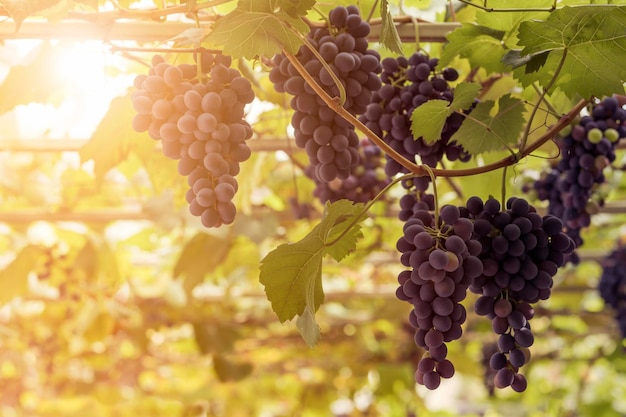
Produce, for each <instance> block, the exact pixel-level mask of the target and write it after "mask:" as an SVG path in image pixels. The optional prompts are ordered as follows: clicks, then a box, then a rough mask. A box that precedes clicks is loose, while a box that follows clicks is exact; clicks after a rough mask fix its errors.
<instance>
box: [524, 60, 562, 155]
mask: <svg viewBox="0 0 626 417" xmlns="http://www.w3.org/2000/svg"><path fill="white" fill-rule="evenodd" d="M566 57H567V49H565V50H563V56H562V57H561V61H559V65H558V66H557V67H556V69H555V70H554V75H553V76H552V78H551V79H550V82H549V83H548V85H547V86H546V87H545V88H544V89H543V91H542V92H541V94H540V95H539V100H537V104H535V106H534V107H533V110H532V112H531V113H530V116H529V117H528V123H526V129H525V130H524V136H522V141H521V143H520V146H519V150H520V153H522V152H523V151H524V147H525V146H526V141H527V140H528V135H530V128H531V127H532V123H533V120H534V119H535V115H536V114H537V110H539V106H541V103H542V102H543V101H546V103H547V100H546V94H548V91H550V89H551V88H552V86H553V85H554V83H555V82H556V80H557V78H558V76H559V74H560V73H561V69H563V64H565V58H566Z"/></svg>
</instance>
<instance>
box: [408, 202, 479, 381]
mask: <svg viewBox="0 0 626 417" xmlns="http://www.w3.org/2000/svg"><path fill="white" fill-rule="evenodd" d="M473 231H474V226H473V223H472V222H471V221H470V220H469V219H468V218H466V217H461V211H460V210H459V208H458V207H455V206H451V205H448V206H444V207H443V208H442V210H441V213H440V215H439V218H438V219H435V217H434V216H433V214H432V213H431V212H430V211H428V210H417V211H416V212H415V213H414V215H413V216H412V217H411V218H410V219H408V220H407V221H406V223H405V224H404V235H403V236H402V237H401V238H400V239H399V240H398V242H397V249H398V250H399V251H400V252H401V253H402V256H401V258H400V260H401V263H402V264H403V265H404V266H406V267H409V268H410V269H407V270H404V271H402V272H401V273H400V274H399V276H398V282H399V283H400V286H399V287H398V290H397V291H396V295H397V297H398V298H399V299H400V300H404V301H408V302H410V303H411V304H413V309H412V311H411V313H410V315H409V321H410V323H411V325H412V326H413V327H414V328H415V329H416V331H415V343H416V344H417V345H418V346H421V347H422V348H424V349H425V350H426V353H424V355H423V356H422V358H421V360H420V361H419V364H418V366H417V371H416V373H415V380H416V381H417V382H418V383H419V384H423V385H425V386H426V387H427V388H428V389H435V388H437V387H438V386H439V384H440V383H441V378H450V377H452V376H453V375H454V366H453V364H452V363H451V362H450V361H449V360H448V359H446V356H447V352H448V349H447V346H446V342H450V341H453V340H456V339H458V338H459V337H461V334H462V332H463V331H462V329H461V324H463V323H464V322H465V319H466V311H465V307H463V305H462V304H461V301H462V300H463V299H465V297H466V295H467V288H468V286H469V285H470V284H471V283H472V282H473V281H474V280H475V279H476V278H477V277H478V276H479V275H480V274H481V273H482V263H481V261H480V259H479V258H478V257H477V255H479V254H480V252H481V250H482V248H481V245H480V243H479V242H478V241H477V240H474V239H472V235H473Z"/></svg>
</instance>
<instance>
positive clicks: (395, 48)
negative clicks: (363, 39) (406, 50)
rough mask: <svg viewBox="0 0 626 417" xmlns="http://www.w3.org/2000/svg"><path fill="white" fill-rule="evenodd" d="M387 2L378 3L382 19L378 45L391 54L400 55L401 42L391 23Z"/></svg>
mask: <svg viewBox="0 0 626 417" xmlns="http://www.w3.org/2000/svg"><path fill="white" fill-rule="evenodd" d="M388 3H389V2H388V1H387V0H381V2H380V16H381V17H382V21H381V28H380V43H382V44H383V46H384V47H385V48H387V49H389V50H390V51H391V52H395V53H397V54H402V41H401V40H400V35H398V30H397V29H396V25H395V24H394V22H393V17H392V16H391V13H390V12H389V4H388Z"/></svg>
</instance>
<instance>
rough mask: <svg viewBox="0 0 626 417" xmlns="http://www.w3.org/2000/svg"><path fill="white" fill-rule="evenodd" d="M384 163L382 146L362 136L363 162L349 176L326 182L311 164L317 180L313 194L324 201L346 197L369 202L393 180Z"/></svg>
mask: <svg viewBox="0 0 626 417" xmlns="http://www.w3.org/2000/svg"><path fill="white" fill-rule="evenodd" d="M384 164H385V157H384V155H383V152H382V150H381V149H380V148H379V147H378V146H376V145H375V144H373V143H372V142H370V141H369V139H362V140H361V143H360V146H359V164H358V165H357V166H356V167H355V168H354V169H353V170H352V172H351V173H350V175H349V176H348V178H346V179H343V180H342V179H339V178H335V179H334V180H332V181H330V182H323V181H319V180H318V179H317V177H316V176H315V174H314V172H313V169H312V167H309V168H308V169H307V170H306V173H307V175H308V176H309V177H311V178H312V179H313V181H315V183H316V187H315V190H314V191H313V195H314V196H315V197H317V198H318V199H319V200H320V201H321V202H323V203H324V202H326V201H330V202H334V201H337V200H341V199H344V198H345V199H348V200H350V201H354V202H355V203H367V202H369V201H372V200H374V198H375V197H376V196H377V195H378V193H380V192H381V191H382V190H383V188H385V186H386V185H387V184H389V182H390V179H389V178H388V177H387V175H385V169H384Z"/></svg>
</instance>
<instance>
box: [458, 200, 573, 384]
mask: <svg viewBox="0 0 626 417" xmlns="http://www.w3.org/2000/svg"><path fill="white" fill-rule="evenodd" d="M465 210H466V211H467V213H468V216H469V218H470V219H472V220H473V226H474V230H473V232H474V234H473V239H476V241H478V242H479V243H480V246H481V248H482V249H481V252H480V253H479V254H478V255H477V256H478V258H479V259H480V260H481V264H482V271H481V273H480V274H479V275H478V276H477V277H476V278H475V279H474V280H473V281H472V283H471V284H470V285H469V290H470V291H472V292H473V293H476V294H479V295H480V296H479V297H478V299H477V300H476V302H475V304H474V311H475V312H476V313H477V314H478V315H480V316H487V317H489V319H491V325H492V329H493V331H494V332H495V333H496V334H497V335H498V351H497V352H495V353H493V354H492V355H491V357H490V359H489V365H490V368H491V369H492V370H493V371H494V372H495V376H494V385H495V387H496V388H505V387H508V386H510V387H511V388H512V389H513V390H515V391H517V392H522V391H524V390H525V389H526V385H527V382H526V378H525V377H524V375H522V374H520V373H519V369H520V368H521V367H522V366H523V365H525V364H526V363H527V362H528V360H529V358H530V353H529V350H528V348H529V347H530V346H532V344H533V342H534V336H533V333H532V331H531V328H530V322H529V321H530V319H532V318H533V316H534V310H533V308H532V306H531V304H532V303H536V302H537V301H539V300H546V299H548V298H549V297H550V293H551V288H552V284H553V277H554V275H555V274H556V272H557V270H558V268H560V267H561V266H563V265H564V263H565V262H566V256H567V255H568V254H570V253H571V252H572V251H573V250H574V249H575V243H574V241H573V240H572V239H571V238H570V237H569V236H568V235H567V234H565V233H564V232H563V231H562V229H563V224H562V222H561V220H560V219H558V218H557V217H555V216H552V215H547V216H543V217H542V216H541V215H539V214H538V213H537V211H536V209H535V208H534V207H533V206H532V205H530V204H529V203H528V202H527V201H526V200H525V199H522V198H516V197H512V198H510V199H509V200H508V201H507V203H506V209H505V210H502V209H501V205H500V202H499V201H498V200H496V199H493V198H489V199H488V200H487V201H485V202H483V201H482V200H481V199H480V198H478V197H471V198H469V199H468V200H467V203H466V207H465ZM465 210H464V211H465Z"/></svg>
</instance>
